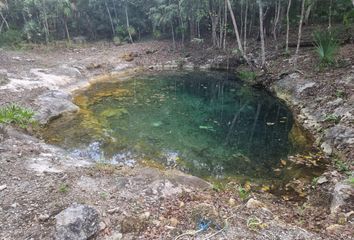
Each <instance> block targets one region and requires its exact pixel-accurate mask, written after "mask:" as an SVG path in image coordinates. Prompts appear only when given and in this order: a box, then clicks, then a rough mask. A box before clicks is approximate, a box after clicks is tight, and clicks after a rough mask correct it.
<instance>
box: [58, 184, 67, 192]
mask: <svg viewBox="0 0 354 240" xmlns="http://www.w3.org/2000/svg"><path fill="white" fill-rule="evenodd" d="M59 192H61V193H67V192H69V185H68V184H65V183H62V184H60V186H59Z"/></svg>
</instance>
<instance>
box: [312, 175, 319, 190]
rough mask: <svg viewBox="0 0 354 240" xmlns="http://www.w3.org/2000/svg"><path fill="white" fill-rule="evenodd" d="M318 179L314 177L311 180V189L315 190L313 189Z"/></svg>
mask: <svg viewBox="0 0 354 240" xmlns="http://www.w3.org/2000/svg"><path fill="white" fill-rule="evenodd" d="M318 179H319V177H314V178H313V179H312V183H311V185H312V187H314V188H315V187H316V186H317V182H318Z"/></svg>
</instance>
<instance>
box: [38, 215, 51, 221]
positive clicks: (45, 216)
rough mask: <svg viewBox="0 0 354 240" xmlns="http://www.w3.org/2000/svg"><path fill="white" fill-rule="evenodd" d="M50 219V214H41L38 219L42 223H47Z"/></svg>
mask: <svg viewBox="0 0 354 240" xmlns="http://www.w3.org/2000/svg"><path fill="white" fill-rule="evenodd" d="M48 219H49V215H48V214H41V215H39V217H38V220H39V221H41V222H45V221H47V220H48Z"/></svg>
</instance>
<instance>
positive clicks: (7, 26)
mask: <svg viewBox="0 0 354 240" xmlns="http://www.w3.org/2000/svg"><path fill="white" fill-rule="evenodd" d="M0 16H1V18H2V21H3V22H2V23H1V25H3V24H4V23H5V25H6V28H7V30H9V29H10V27H9V24H8V22H7V21H6V18H5V17H4V15H3V14H2V12H1V11H0Z"/></svg>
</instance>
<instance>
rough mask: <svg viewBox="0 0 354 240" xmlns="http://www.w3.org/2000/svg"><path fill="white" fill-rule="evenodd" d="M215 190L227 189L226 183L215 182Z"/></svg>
mask: <svg viewBox="0 0 354 240" xmlns="http://www.w3.org/2000/svg"><path fill="white" fill-rule="evenodd" d="M213 190H214V191H216V192H221V191H224V190H225V184H223V183H221V182H214V184H213Z"/></svg>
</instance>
